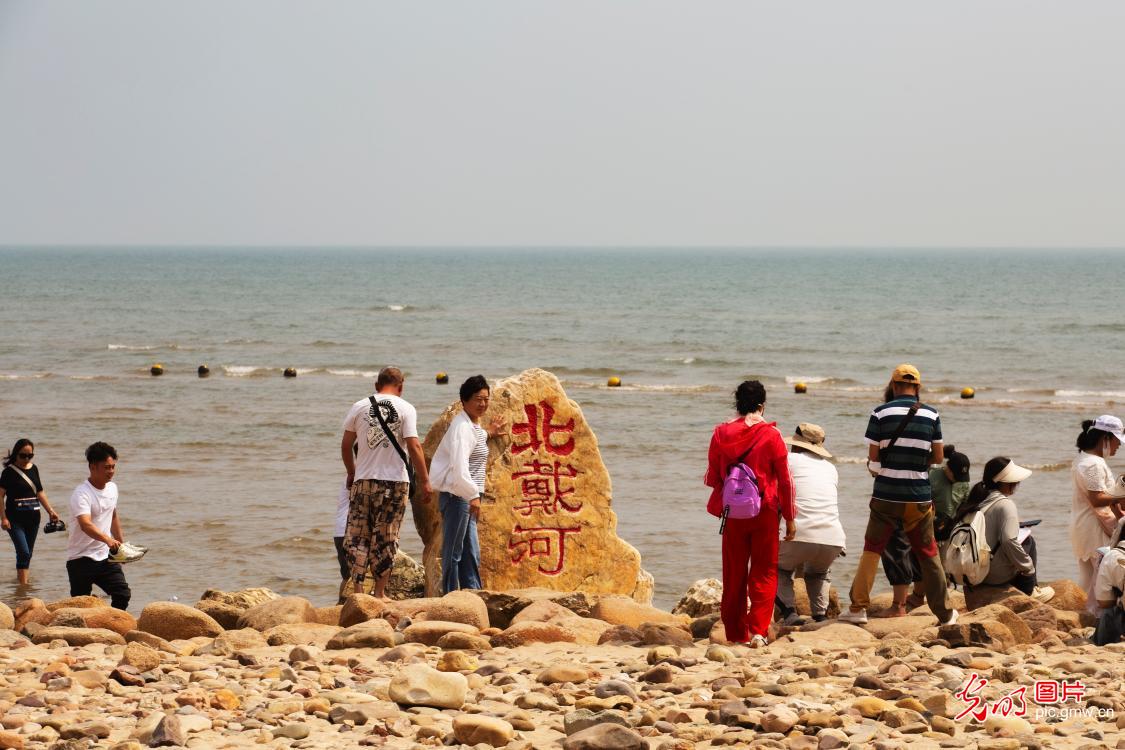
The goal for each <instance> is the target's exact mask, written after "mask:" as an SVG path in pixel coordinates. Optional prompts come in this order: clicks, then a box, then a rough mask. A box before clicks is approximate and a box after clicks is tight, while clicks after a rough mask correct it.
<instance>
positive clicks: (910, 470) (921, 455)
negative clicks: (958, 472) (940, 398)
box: [864, 396, 942, 503]
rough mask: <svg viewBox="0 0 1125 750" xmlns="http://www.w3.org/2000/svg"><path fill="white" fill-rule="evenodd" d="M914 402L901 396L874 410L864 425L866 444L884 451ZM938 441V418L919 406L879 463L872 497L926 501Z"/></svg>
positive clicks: (931, 411) (928, 496) (915, 399)
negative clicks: (934, 449) (931, 457)
mask: <svg viewBox="0 0 1125 750" xmlns="http://www.w3.org/2000/svg"><path fill="white" fill-rule="evenodd" d="M917 400H918V399H917V398H916V397H914V396H902V397H901V398H896V399H895V400H894V401H888V402H887V403H885V404H883V405H882V406H879V407H876V408H875V409H874V410H873V411H872V412H871V419H870V420H868V422H867V434H866V435H865V436H864V438H865V439H866V440H867V443H868V444H869V445H878V446H879V447H880V448H881V449H882V448H886V447H887V445H889V444H890V442H891V438H892V437H894V434H895V432H896V431H897V430H898V426H899V423H901V422H902V420H903V419H905V418H906V413H907V411H909V409H910V407H911V405H912V404H913V403H914V402H915V401H917ZM940 442H942V440H941V419H940V418H939V417H938V413H937V411H936V410H935V409H933V408H932V407H930V406H927V405H925V404H922V405H921V406H920V407H918V411H917V413H915V414H914V417H913V418H912V419H911V420H910V424H908V425H907V426H906V429H905V430H904V431H903V433H902V435H901V436H900V437H899V439H898V440H896V441H895V444H894V446H893V447H892V448H891V449H890V451H888V452H887V455H886V457H885V458H884V460H883V461H882V462H881V464H882V466H881V468H880V469H879V476H877V477H875V487H874V489H872V491H871V495H872V497H874V498H876V499H877V500H889V501H891V502H898V503H926V502H929V501H930V452H931V451H932V450H933V447H934V443H940Z"/></svg>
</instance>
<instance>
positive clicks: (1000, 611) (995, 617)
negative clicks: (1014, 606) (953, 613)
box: [960, 604, 1032, 643]
mask: <svg viewBox="0 0 1125 750" xmlns="http://www.w3.org/2000/svg"><path fill="white" fill-rule="evenodd" d="M989 621H995V622H999V623H1001V624H1003V625H1004V626H1005V627H1006V628H1007V629H1008V631H1009V632H1010V633H1011V634H1012V638H1013V640H1014V642H1015V643H1031V642H1032V637H1031V629H1030V628H1029V627H1028V625H1027V623H1026V622H1024V621H1023V620H1022V619H1020V616H1019V615H1018V614H1016V613H1015V612H1013V611H1012V610H1011V609H1009V608H1008V607H1005V606H1004V605H1003V604H989V605H988V606H987V607H981V608H979V609H974V610H972V611H971V612H966V613H965V614H964V615H962V616H961V618H960V622H964V623H975V622H980V623H986V622H989Z"/></svg>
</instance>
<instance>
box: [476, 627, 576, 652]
mask: <svg viewBox="0 0 1125 750" xmlns="http://www.w3.org/2000/svg"><path fill="white" fill-rule="evenodd" d="M577 642H578V634H577V633H575V632H574V631H573V630H571V629H570V628H568V627H566V626H565V625H562V624H560V623H558V622H520V623H516V624H515V625H511V626H509V627H508V629H507V630H505V631H504V632H502V633H498V634H497V635H494V636H492V645H493V646H507V647H509V648H515V647H517V646H526V645H528V644H531V643H577Z"/></svg>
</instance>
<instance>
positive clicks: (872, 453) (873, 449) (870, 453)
mask: <svg viewBox="0 0 1125 750" xmlns="http://www.w3.org/2000/svg"><path fill="white" fill-rule="evenodd" d="M878 463H879V446H878V445H876V444H875V443H868V445H867V473H868V474H870V475H871V476H873V477H875V476H878V475H879V472H878V471H876V470H873V469H872V468H871V464H878Z"/></svg>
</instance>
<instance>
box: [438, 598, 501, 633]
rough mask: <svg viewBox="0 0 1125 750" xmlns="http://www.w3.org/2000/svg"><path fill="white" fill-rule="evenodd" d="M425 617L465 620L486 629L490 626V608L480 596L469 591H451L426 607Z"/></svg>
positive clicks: (480, 628)
mask: <svg viewBox="0 0 1125 750" xmlns="http://www.w3.org/2000/svg"><path fill="white" fill-rule="evenodd" d="M424 619H426V620H441V621H442V622H463V623H465V624H466V625H472V626H473V627H475V628H477V629H478V630H484V629H485V628H487V627H488V608H487V607H486V606H485V605H484V602H483V601H482V600H481V598H480V597H479V596H475V595H474V594H472V593H470V592H468V591H451V592H449V593H448V594H446V595H445V596H443V597H441V598H440V599H437V600H436V601H434V602H433V603H432V604H431V605H430V606H428V607H426V609H425V614H424Z"/></svg>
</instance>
